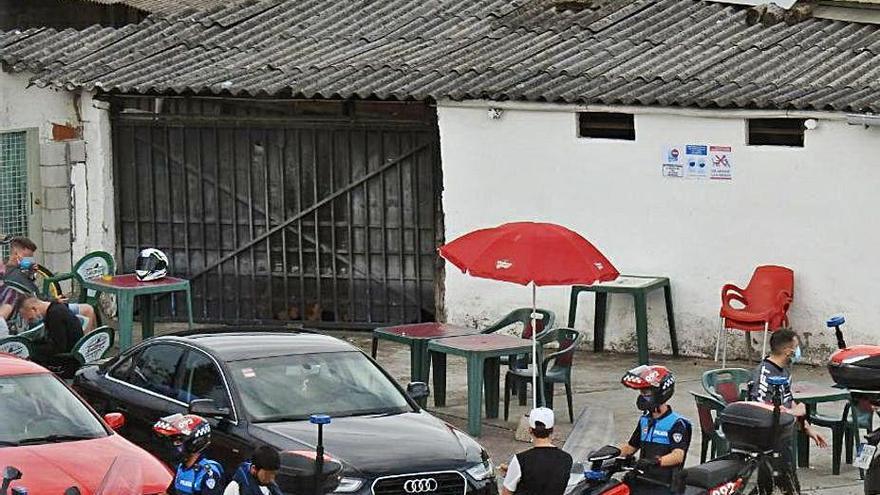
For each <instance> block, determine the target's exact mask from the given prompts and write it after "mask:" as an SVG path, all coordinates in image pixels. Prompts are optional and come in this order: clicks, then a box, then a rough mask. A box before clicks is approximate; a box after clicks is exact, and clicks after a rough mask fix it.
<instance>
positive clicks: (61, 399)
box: [0, 374, 107, 448]
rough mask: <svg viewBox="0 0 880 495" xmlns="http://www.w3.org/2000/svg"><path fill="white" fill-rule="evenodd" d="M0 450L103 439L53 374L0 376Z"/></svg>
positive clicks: (96, 424) (93, 421)
mask: <svg viewBox="0 0 880 495" xmlns="http://www.w3.org/2000/svg"><path fill="white" fill-rule="evenodd" d="M0 418H3V419H2V420H0V448H3V447H15V446H19V445H38V444H43V443H55V442H66V441H73V440H84V439H89V438H98V437H105V436H107V431H106V430H105V429H104V426H103V425H102V424H101V422H100V421H99V420H98V418H96V417H95V415H94V414H92V412H91V411H89V410H88V408H86V406H85V405H84V404H83V403H82V402H80V400H79V399H78V398H77V397H76V396H75V395H74V394H73V393H71V392H70V390H68V389H67V387H65V386H64V384H63V383H61V381H60V380H59V379H58V378H56V377H55V376H54V375H50V374H39V375H16V376H0Z"/></svg>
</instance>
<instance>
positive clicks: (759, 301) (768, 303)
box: [715, 265, 794, 367]
mask: <svg viewBox="0 0 880 495" xmlns="http://www.w3.org/2000/svg"><path fill="white" fill-rule="evenodd" d="M793 296H794V272H793V271H792V270H791V269H790V268H786V267H784V266H775V265H765V266H759V267H758V268H755V273H753V274H752V279H751V280H750V281H749V285H748V286H746V288H745V289H740V288H739V287H737V286H735V285H733V284H727V285H725V286H724V287H722V288H721V329H720V330H719V332H718V341H717V342H716V343H715V361H718V352H719V350H720V347H721V339H722V337H723V338H724V351H723V364H722V367H726V366H727V334H728V330H742V331H744V332H760V331H762V330H763V331H764V345H763V347H762V351H761V356H762V357H763V356H765V355H766V354H767V335H768V333H769V332H771V331H776V330H778V329H780V328H784V327H788V307H789V306H790V305H791V301H792V297H793ZM731 301H738V302H740V303H741V304H742V305H743V306H744V307H742V308H734V307H733V306H731V305H730V303H731Z"/></svg>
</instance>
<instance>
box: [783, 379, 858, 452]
mask: <svg viewBox="0 0 880 495" xmlns="http://www.w3.org/2000/svg"><path fill="white" fill-rule="evenodd" d="M791 395H792V397H793V398H794V400H795V402H801V403H803V404H804V405H805V406H806V408H807V418H808V419H809V418H810V416H812V415H814V414H816V409H817V405H818V404H821V403H823V402H836V401H839V400H846V401H848V400H849V399H850V396H849V391H848V390H844V389H840V388H835V387H832V386H830V385H819V384H816V383H811V382H793V383H792V385H791ZM797 458H798V465H799V466H800V467H809V466H810V439H809V438H808V437H807V436H806V434H804V433H803V431H800V432H799V433H798V436H797Z"/></svg>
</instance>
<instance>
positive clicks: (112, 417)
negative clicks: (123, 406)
mask: <svg viewBox="0 0 880 495" xmlns="http://www.w3.org/2000/svg"><path fill="white" fill-rule="evenodd" d="M104 422H105V423H107V426H109V427H110V429H111V430H114V431H117V430H119V429H120V428H122V427H123V426H125V416H123V415H122V413H118V412H112V413H107V414H105V415H104Z"/></svg>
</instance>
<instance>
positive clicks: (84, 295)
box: [43, 251, 116, 311]
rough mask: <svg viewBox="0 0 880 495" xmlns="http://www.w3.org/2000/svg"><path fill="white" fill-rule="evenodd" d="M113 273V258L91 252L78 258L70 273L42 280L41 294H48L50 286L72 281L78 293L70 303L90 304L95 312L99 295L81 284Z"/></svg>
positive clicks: (98, 252) (114, 265)
mask: <svg viewBox="0 0 880 495" xmlns="http://www.w3.org/2000/svg"><path fill="white" fill-rule="evenodd" d="M115 273H116V263H115V262H114V261H113V256H111V255H110V253H108V252H106V251H93V252H91V253H89V254H87V255H85V256H83V257H82V258H80V259H79V261H77V262H76V263H75V264H74V265H73V269H72V270H71V271H70V272H67V273H59V274H57V275H55V276H53V277H47V278H45V279H43V293H44V294H48V293H49V286H50V285H51V284H59V283H61V282H63V281H65V280H73V281H74V282H75V287H78V288H79V293H78V294H77V295H76V296H75V297H74V298H71V301H70V302H77V303H85V304H90V305H92V306H93V307H94V308H95V310H96V311H97V309H98V305H99V302H98V298H99V297H100V295H101V293H100V292H99V291H96V290H94V289H86V288H85V287H83V285H82V282H83V280H91V279H95V278H99V277H102V276H104V275H113V274H115ZM74 299H75V300H74Z"/></svg>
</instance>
